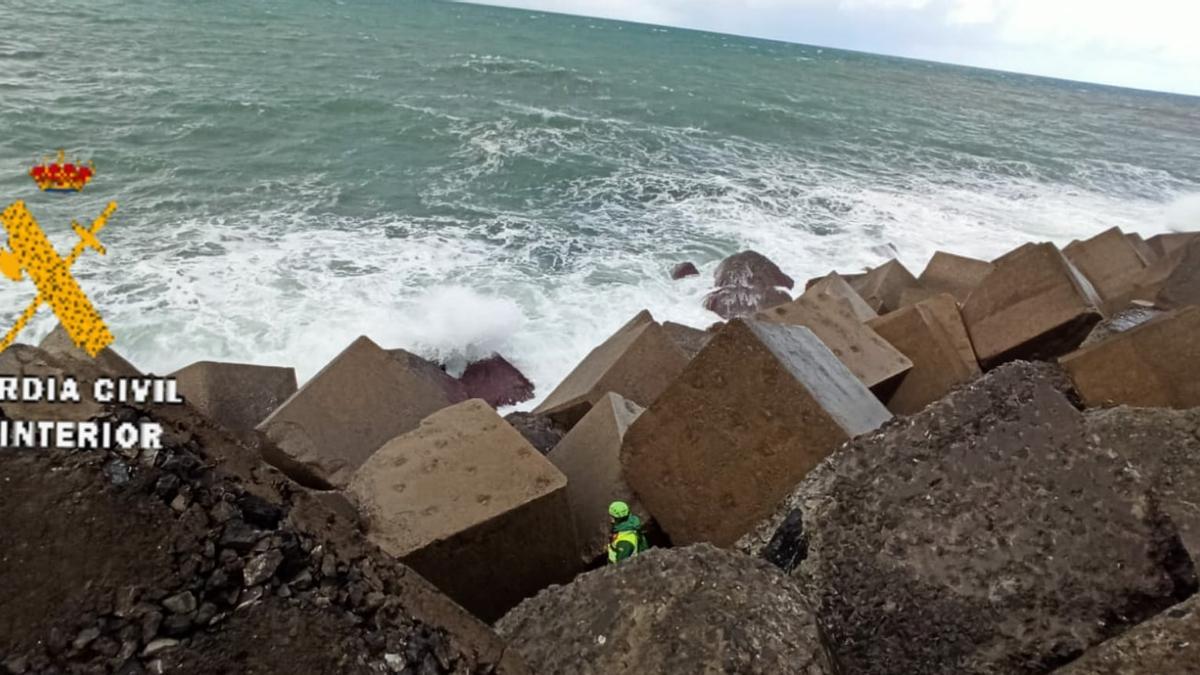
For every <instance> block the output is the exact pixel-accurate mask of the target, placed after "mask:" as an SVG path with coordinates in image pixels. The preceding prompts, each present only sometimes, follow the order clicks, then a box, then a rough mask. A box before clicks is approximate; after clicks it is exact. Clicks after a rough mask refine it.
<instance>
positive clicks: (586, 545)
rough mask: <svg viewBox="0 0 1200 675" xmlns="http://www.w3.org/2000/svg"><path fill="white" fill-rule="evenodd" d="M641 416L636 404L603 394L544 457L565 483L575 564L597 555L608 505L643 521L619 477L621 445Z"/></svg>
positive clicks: (606, 533)
mask: <svg viewBox="0 0 1200 675" xmlns="http://www.w3.org/2000/svg"><path fill="white" fill-rule="evenodd" d="M640 414H642V407H641V406H639V405H638V404H636V403H634V402H632V401H628V400H626V399H623V398H621V397H620V396H617V395H616V394H605V395H604V397H603V398H601V399H600V400H599V401H597V402H596V405H594V406H592V409H591V410H589V411H588V414H586V415H584V416H583V419H581V420H579V423H578V424H576V425H575V427H574V428H573V429H571V431H570V433H568V434H567V435H566V436H564V437H563V439H562V440H561V441H559V442H558V445H556V446H554V449H553V450H551V451H550V454H548V455H546V457H547V459H549V460H550V462H551V463H552V464H554V466H556V467H558V470H559V471H562V473H563V475H564V476H566V477H567V496H568V498H569V499H570V502H571V514H572V515H573V516H574V517H575V532H576V534H577V535H578V543H579V554H580V558H581V559H582V560H584V561H586V562H591V561H592V560H594V559H595V558H596V557H597V556H600V555H603V554H604V550H605V547H606V546H607V545H608V541H609V537H610V526H609V520H608V505H609V504H611V503H612V502H613V501H616V500H621V501H624V502H627V503H629V505H630V507H631V508H632V509H633V511H634V513H637V514H639V515H640V516H641V517H643V518H644V517H645V515H646V514H645V513H644V512H643V511H642V509H641V506H640V505H639V504H638V503H637V500H636V499H634V497H633V491H632V490H630V489H629V486H628V485H626V484H625V477H624V476H623V475H622V474H621V442H622V441H623V440H624V438H625V431H626V430H627V429H629V425H630V424H632V423H633V421H634V420H636V419H637V418H638V415H640Z"/></svg>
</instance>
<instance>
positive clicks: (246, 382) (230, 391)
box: [171, 361, 296, 432]
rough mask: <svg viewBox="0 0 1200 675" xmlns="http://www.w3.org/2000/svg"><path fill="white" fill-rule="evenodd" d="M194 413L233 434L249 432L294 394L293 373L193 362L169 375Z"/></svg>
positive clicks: (242, 365) (256, 367) (238, 365)
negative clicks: (202, 414) (231, 431)
mask: <svg viewBox="0 0 1200 675" xmlns="http://www.w3.org/2000/svg"><path fill="white" fill-rule="evenodd" d="M171 377H174V378H175V379H176V381H177V382H178V384H177V386H178V387H179V393H180V394H183V398H184V399H185V400H186V401H187V402H188V403H190V404H191V405H192V407H194V408H195V409H196V410H199V411H200V412H202V413H204V414H205V415H207V416H208V417H210V418H212V419H213V420H214V421H216V422H217V423H219V424H221V425H222V426H224V427H226V428H227V429H231V430H233V431H242V432H244V431H251V430H253V429H254V427H256V426H258V423H259V422H262V421H263V420H264V419H266V417H267V415H270V414H271V413H272V412H273V411H274V410H275V409H276V408H278V407H279V406H280V405H282V404H283V402H284V401H286V400H287V399H288V397H290V396H291V395H292V394H294V393H296V371H295V369H293V368H282V367H278V366H256V365H251V364H247V363H219V362H217V361H197V362H196V363H193V364H191V365H190V366H185V367H183V368H180V369H179V370H177V371H175V372H173V373H171Z"/></svg>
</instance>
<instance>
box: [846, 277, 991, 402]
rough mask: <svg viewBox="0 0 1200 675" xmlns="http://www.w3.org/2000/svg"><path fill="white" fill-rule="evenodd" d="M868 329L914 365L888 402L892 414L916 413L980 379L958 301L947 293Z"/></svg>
mask: <svg viewBox="0 0 1200 675" xmlns="http://www.w3.org/2000/svg"><path fill="white" fill-rule="evenodd" d="M867 325H868V326H870V327H871V328H872V329H873V330H874V331H875V332H876V333H878V334H879V337H881V338H883V339H884V340H886V341H887V342H888V343H890V344H891V345H892V346H893V347H895V348H896V349H898V350H900V352H901V353H902V354H904V355H905V356H906V357H908V358H909V360H910V361H912V364H913V367H912V370H911V371H910V372H909V373H908V374H907V375H905V376H904V379H903V380H902V381H901V382H900V385H899V387H898V388H897V389H896V391H895V393H893V394H892V395H891V397H890V398H889V399H888V400H887V407H888V410H891V411H892V412H893V413H896V414H900V415H911V414H913V413H915V412H918V411H920V410H921V409H922V408H924V407H925V406H927V405H929V404H930V403H932V402H934V401H936V400H938V399H939V398H941V397H942V396H943V395H945V394H946V392H948V391H950V389H951V388H952V387H954V386H955V385H957V384H962V383H963V382H967V381H969V380H971V379H972V378H974V377H976V376H978V375H979V363H978V362H977V361H976V360H975V351H974V349H973V348H972V347H971V339H970V338H969V337H968V336H967V329H966V326H964V325H963V322H962V317H961V316H960V315H959V312H958V302H957V301H956V300H955V299H954V296H953V295H950V294H949V293H941V294H938V295H936V296H934V297H932V298H930V299H929V300H925V301H924V302H920V303H918V304H916V305H913V306H911V307H905V308H903V309H899V310H897V311H895V312H892V313H890V314H885V315H884V316H881V317H879V318H877V319H873V320H871V321H869V322H867Z"/></svg>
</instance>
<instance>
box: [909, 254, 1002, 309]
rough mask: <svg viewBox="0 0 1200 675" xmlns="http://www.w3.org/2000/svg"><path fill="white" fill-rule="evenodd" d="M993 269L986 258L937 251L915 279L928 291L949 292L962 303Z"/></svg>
mask: <svg viewBox="0 0 1200 675" xmlns="http://www.w3.org/2000/svg"><path fill="white" fill-rule="evenodd" d="M993 269H995V266H994V265H993V264H992V263H990V262H988V261H986V260H977V259H975V258H968V257H967V256H962V255H955V254H953V253H946V252H945V251H937V252H935V253H934V254H933V258H931V259H930V260H929V264H928V265H926V266H925V271H924V272H921V276H920V277H919V278H918V279H917V281H918V282H920V284H921V285H922V286H924V287H925V288H926V289H928V290H930V291H933V292H935V293H949V294H950V295H953V296H954V299H955V300H957V301H958V302H959V303H963V302H966V301H967V297H968V296H970V295H971V291H973V290H975V287H976V286H978V285H979V284H980V283H982V282H983V280H984V278H985V277H987V275H989V274H991V272H992V270H993Z"/></svg>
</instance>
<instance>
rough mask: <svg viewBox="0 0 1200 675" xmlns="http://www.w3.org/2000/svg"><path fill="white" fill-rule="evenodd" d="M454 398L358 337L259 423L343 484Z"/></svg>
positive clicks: (284, 447) (288, 450)
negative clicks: (369, 459) (381, 448)
mask: <svg viewBox="0 0 1200 675" xmlns="http://www.w3.org/2000/svg"><path fill="white" fill-rule="evenodd" d="M450 403H451V400H450V398H449V397H448V396H447V395H446V391H445V390H444V389H443V388H442V386H441V385H440V384H438V383H437V382H436V381H434V380H433V379H431V378H429V377H428V374H427V373H424V372H421V371H419V370H417V369H414V368H412V367H410V366H409V365H408V364H406V363H405V362H404V361H403V360H401V359H398V358H396V357H395V356H393V355H392V354H389V353H388V352H387V351H385V350H383V349H381V348H380V347H379V345H377V344H375V343H374V342H372V341H371V340H370V339H368V338H366V337H360V338H358V339H357V340H355V341H354V342H353V343H351V344H350V346H349V347H347V348H346V349H345V350H344V351H343V352H342V353H341V354H338V355H337V357H335V358H334V359H333V360H332V361H330V362H329V363H328V364H327V365H326V366H325V367H324V368H322V369H321V371H320V372H318V373H317V374H316V375H314V376H313V378H312V379H311V380H309V381H308V382H307V383H305V385H304V386H303V387H301V388H300V390H299V391H297V392H296V393H295V394H294V395H292V397H291V398H289V399H288V400H287V401H285V402H284V403H283V405H281V406H279V407H278V408H276V409H275V412H273V413H271V414H270V415H269V416H268V417H267V418H266V419H265V420H263V421H262V422H261V423H260V424H259V425H258V429H259V430H261V431H262V432H263V433H265V434H266V435H267V437H268V438H270V439H271V440H272V441H273V442H274V443H275V444H276V445H277V446H278V447H279V449H280V450H281V451H282V452H284V453H285V454H287V455H288V456H290V457H291V458H292V459H294V460H296V461H298V462H300V463H301V464H305V465H308V466H309V467H311V469H312V470H313V472H314V473H316V474H317V475H319V476H321V477H323V478H324V479H325V480H326V481H328V482H329V483H330V484H332V485H335V486H342V485H345V483H346V481H348V480H350V476H351V475H352V474H353V473H354V471H355V469H357V468H358V467H359V465H361V464H362V463H363V462H364V461H365V460H366V459H367V457H370V456H371V453H373V452H375V451H376V450H377V449H378V448H379V446H381V445H383V444H384V443H386V442H387V441H389V440H391V439H392V438H395V437H396V436H398V435H399V434H402V433H404V432H406V431H410V430H412V429H414V428H416V426H417V424H419V423H420V421H421V419H422V418H424V417H426V416H427V415H429V414H430V413H433V412H435V411H437V410H439V409H441V408H444V407H446V406H447V405H450Z"/></svg>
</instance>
